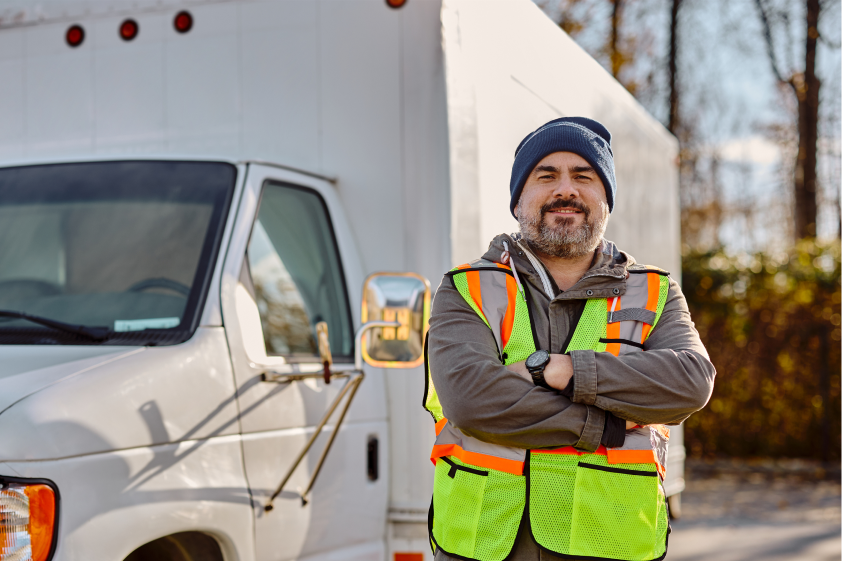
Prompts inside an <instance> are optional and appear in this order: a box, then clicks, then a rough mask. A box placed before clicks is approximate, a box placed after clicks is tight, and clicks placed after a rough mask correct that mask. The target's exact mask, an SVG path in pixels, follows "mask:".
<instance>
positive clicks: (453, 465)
mask: <svg viewBox="0 0 842 561" xmlns="http://www.w3.org/2000/svg"><path fill="white" fill-rule="evenodd" d="M439 460H442V461H443V462H444V463H446V464H447V465H449V466H450V471H448V472H447V476H448V477H450V479H454V478H455V477H456V472H457V471H467V472H468V473H473V474H474V475H482V476H483V477H488V472H487V471H485V470H481V469H474V468H469V467H467V466H460V465H459V464H457V463H456V462H454V461H453V460H449V459H447V456H442V457H440V458H439Z"/></svg>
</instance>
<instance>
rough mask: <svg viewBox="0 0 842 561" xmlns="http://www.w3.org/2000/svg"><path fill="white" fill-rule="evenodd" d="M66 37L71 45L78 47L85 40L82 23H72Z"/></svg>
mask: <svg viewBox="0 0 842 561" xmlns="http://www.w3.org/2000/svg"><path fill="white" fill-rule="evenodd" d="M64 38H65V39H66V40H67V44H68V45H70V46H71V47H78V46H79V45H81V44H82V41H84V40H85V30H84V29H82V26H81V25H71V26H70V27H68V28H67V33H66V34H65V35H64Z"/></svg>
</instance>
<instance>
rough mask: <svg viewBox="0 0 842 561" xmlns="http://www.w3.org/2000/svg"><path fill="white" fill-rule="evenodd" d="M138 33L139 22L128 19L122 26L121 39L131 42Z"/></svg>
mask: <svg viewBox="0 0 842 561" xmlns="http://www.w3.org/2000/svg"><path fill="white" fill-rule="evenodd" d="M137 32H138V26H137V22H136V21H135V20H133V19H127V20H126V21H124V22H123V23H121V24H120V38H122V39H123V41H131V40H132V39H134V38H135V37H137Z"/></svg>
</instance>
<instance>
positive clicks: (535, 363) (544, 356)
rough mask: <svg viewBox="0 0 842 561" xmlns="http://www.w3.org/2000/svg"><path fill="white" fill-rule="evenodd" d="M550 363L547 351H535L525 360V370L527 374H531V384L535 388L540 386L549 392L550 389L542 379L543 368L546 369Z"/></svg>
mask: <svg viewBox="0 0 842 561" xmlns="http://www.w3.org/2000/svg"><path fill="white" fill-rule="evenodd" d="M549 363H550V353H548V352H547V351H535V352H534V353H532V354H531V355H529V357H527V359H526V369H527V370H529V373H530V374H532V382H533V383H534V384H535V385H536V386H541V387H542V388H547V389H548V390H551V389H552V388H551V387H550V385H549V384H548V383H547V381H546V380H545V379H544V367H546V366H547V365H548V364H549Z"/></svg>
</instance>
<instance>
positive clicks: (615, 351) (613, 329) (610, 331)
mask: <svg viewBox="0 0 842 561" xmlns="http://www.w3.org/2000/svg"><path fill="white" fill-rule="evenodd" d="M614 300H617V305H616V306H614ZM605 302H606V304H607V307H608V311H609V312H610V311H611V306H614V311H615V312H619V311H620V308H621V307H622V300H621V299H620V297H619V296H617V297H616V298H606V299H605ZM605 337H606V338H607V339H619V338H620V322H619V321H618V322H614V323H609V324H608V327H607V328H606V330H605ZM605 352H607V353H611V354H612V355H614V356H620V343H608V344H607V345H605Z"/></svg>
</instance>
